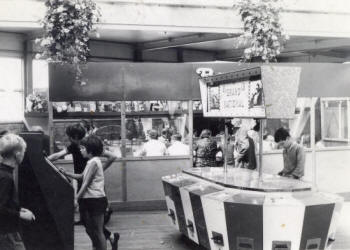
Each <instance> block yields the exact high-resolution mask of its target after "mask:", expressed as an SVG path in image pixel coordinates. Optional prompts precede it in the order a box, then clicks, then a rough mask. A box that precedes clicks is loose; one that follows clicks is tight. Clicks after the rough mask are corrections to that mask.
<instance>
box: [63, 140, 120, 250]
mask: <svg viewBox="0 0 350 250" xmlns="http://www.w3.org/2000/svg"><path fill="white" fill-rule="evenodd" d="M80 151H81V153H82V155H83V157H85V158H87V159H88V162H87V165H86V167H85V169H84V172H83V173H81V174H73V173H67V172H65V171H64V169H61V171H62V172H63V173H64V174H65V175H67V176H69V177H71V178H74V179H77V180H79V179H82V185H81V188H80V190H79V192H78V193H77V196H76V200H77V201H78V202H79V207H80V212H81V216H82V218H83V222H84V226H85V228H86V233H87V234H88V235H89V237H90V239H91V241H92V244H93V246H94V248H96V250H106V249H107V246H106V237H105V236H104V234H103V230H104V212H105V210H106V207H107V198H106V194H105V191H104V175H103V167H102V162H101V160H100V158H99V156H101V155H102V153H103V143H102V141H101V140H100V139H99V138H98V137H97V136H94V135H90V136H87V137H85V138H83V139H82V140H81V143H80ZM118 239H119V234H118V233H114V234H113V237H111V238H110V240H111V244H112V250H117V249H118Z"/></svg>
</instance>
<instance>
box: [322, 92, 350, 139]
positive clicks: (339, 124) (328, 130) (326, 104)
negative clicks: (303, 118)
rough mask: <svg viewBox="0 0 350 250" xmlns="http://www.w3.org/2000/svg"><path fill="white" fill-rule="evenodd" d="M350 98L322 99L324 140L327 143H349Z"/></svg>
mask: <svg viewBox="0 0 350 250" xmlns="http://www.w3.org/2000/svg"><path fill="white" fill-rule="evenodd" d="M349 105H350V98H322V100H321V110H322V113H323V117H322V138H323V139H324V140H326V141H332V142H333V144H334V143H338V144H337V145H342V144H344V143H345V144H348V143H349V138H350V135H349V111H350V110H349Z"/></svg>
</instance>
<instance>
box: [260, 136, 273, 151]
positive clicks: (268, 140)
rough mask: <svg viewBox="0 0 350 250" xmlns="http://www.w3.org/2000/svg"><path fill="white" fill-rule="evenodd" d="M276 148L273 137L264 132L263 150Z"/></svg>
mask: <svg viewBox="0 0 350 250" xmlns="http://www.w3.org/2000/svg"><path fill="white" fill-rule="evenodd" d="M275 148H276V144H275V138H274V137H273V136H272V135H269V134H266V135H264V136H263V151H264V152H266V151H271V150H274V149H275Z"/></svg>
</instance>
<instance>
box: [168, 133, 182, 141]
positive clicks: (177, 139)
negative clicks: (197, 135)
mask: <svg viewBox="0 0 350 250" xmlns="http://www.w3.org/2000/svg"><path fill="white" fill-rule="evenodd" d="M171 138H172V139H174V140H176V141H181V139H182V136H181V135H180V134H174V135H172V136H171Z"/></svg>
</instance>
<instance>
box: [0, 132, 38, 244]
mask: <svg viewBox="0 0 350 250" xmlns="http://www.w3.org/2000/svg"><path fill="white" fill-rule="evenodd" d="M25 150H26V143H25V142H24V140H23V139H22V138H21V137H19V136H18V135H14V134H11V133H7V134H4V135H3V136H2V137H1V138H0V155H1V157H2V160H1V163H0V249H6V250H15V249H24V245H23V243H22V241H21V239H20V236H19V234H18V231H19V223H20V220H23V221H29V222H31V221H34V220H35V216H34V214H33V213H32V212H31V211H30V210H28V209H26V208H20V207H19V205H18V203H17V202H16V198H15V195H16V187H15V180H14V176H13V174H14V172H16V170H17V168H18V166H19V164H20V163H21V162H22V160H23V157H24V152H25Z"/></svg>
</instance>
